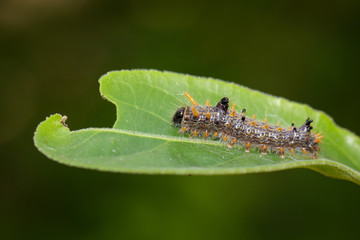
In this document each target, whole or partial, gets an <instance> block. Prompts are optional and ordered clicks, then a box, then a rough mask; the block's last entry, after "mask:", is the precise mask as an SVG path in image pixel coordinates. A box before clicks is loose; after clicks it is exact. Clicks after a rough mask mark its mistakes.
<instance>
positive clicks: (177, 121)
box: [172, 107, 185, 127]
mask: <svg viewBox="0 0 360 240" xmlns="http://www.w3.org/2000/svg"><path fill="white" fill-rule="evenodd" d="M184 111H185V108H184V107H181V108H179V109H178V110H176V112H175V114H174V116H173V118H172V122H173V124H174V125H175V126H178V127H179V126H180V125H181V121H182V119H183V117H184Z"/></svg>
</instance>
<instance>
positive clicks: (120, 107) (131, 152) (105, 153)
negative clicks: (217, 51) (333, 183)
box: [34, 70, 360, 184]
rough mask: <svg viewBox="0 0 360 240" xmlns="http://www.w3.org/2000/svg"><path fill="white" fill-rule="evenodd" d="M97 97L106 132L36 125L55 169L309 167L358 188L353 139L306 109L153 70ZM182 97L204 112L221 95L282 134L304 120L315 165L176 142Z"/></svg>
mask: <svg viewBox="0 0 360 240" xmlns="http://www.w3.org/2000/svg"><path fill="white" fill-rule="evenodd" d="M100 91H101V94H102V96H103V97H104V98H106V99H108V100H109V101H110V102H112V103H114V104H115V105H116V112H117V120H116V122H115V124H114V126H113V128H111V129H108V128H87V129H82V130H78V131H70V130H69V129H68V128H67V127H65V126H64V125H63V124H62V123H61V118H62V116H61V115H59V114H55V115H52V116H50V117H49V118H47V119H46V120H45V121H44V122H42V123H40V124H39V126H38V128H37V130H36V132H35V137H34V140H35V145H36V147H37V148H38V149H39V150H40V151H41V152H42V153H43V154H45V155H46V156H47V157H49V158H51V159H53V160H55V161H58V162H60V163H64V164H68V165H72V166H77V167H84V168H91V169H98V170H105V171H114V172H128V173H149V174H205V175H212V174H241V173H253V172H268V171H277V170H283V169H290V168H310V169H313V170H315V171H318V172H320V173H322V174H324V175H327V176H331V177H335V178H340V179H346V180H350V181H353V182H355V183H357V184H360V172H359V171H360V160H359V157H360V139H359V137H357V136H356V135H354V134H353V133H351V132H349V131H347V130H345V129H343V128H341V127H339V126H337V125H336V124H335V123H334V121H333V120H332V119H331V118H330V117H329V116H327V115H326V114H325V113H323V112H321V111H316V110H314V109H312V108H311V107H309V106H307V105H304V104H298V103H294V102H291V101H288V100H286V99H283V98H279V97H274V96H270V95H267V94H264V93H261V92H258V91H254V90H250V89H248V88H246V87H242V86H239V85H237V84H233V83H227V82H223V81H220V80H215V79H211V78H201V77H194V76H189V75H184V74H176V73H170V72H159V71H152V70H151V71H150V70H134V71H114V72H110V73H108V74H106V75H104V76H103V77H101V79H100ZM184 91H187V92H189V93H190V94H191V95H192V96H193V97H194V98H195V99H196V101H197V102H198V103H205V101H206V99H209V100H210V103H211V105H214V104H216V103H217V102H218V101H219V100H220V99H221V98H222V97H224V96H227V97H229V98H230V101H231V103H233V102H235V103H237V107H236V110H237V111H240V110H241V109H242V108H246V109H247V112H246V113H247V114H248V115H250V116H251V115H253V114H255V115H256V116H257V119H263V118H264V117H266V118H267V119H268V122H269V123H270V124H276V123H277V122H280V124H281V126H284V127H285V126H290V124H291V123H292V122H294V123H295V126H300V125H301V124H303V122H304V120H305V119H306V118H307V117H310V118H311V119H313V120H314V123H313V127H314V130H315V131H316V132H319V131H321V132H322V133H323V136H324V139H323V142H322V143H321V144H320V147H321V151H320V152H319V159H316V160H314V159H312V158H311V157H310V156H307V155H304V154H302V153H300V152H296V153H295V154H294V155H290V154H286V155H285V156H286V157H285V158H284V159H281V158H280V157H279V156H278V155H277V154H276V153H270V154H267V155H261V154H260V153H259V152H258V151H256V150H253V151H251V152H250V153H245V152H244V148H243V147H241V146H240V145H239V146H236V147H234V148H232V149H229V148H228V147H227V146H226V145H225V144H223V143H221V142H220V141H216V140H203V139H201V138H195V139H192V138H189V137H188V136H180V135H179V134H178V133H177V131H178V129H177V128H175V127H174V126H172V125H171V118H172V116H173V114H174V112H175V111H176V110H177V108H178V107H180V106H186V105H189V104H190V103H189V101H188V99H187V98H186V97H185V96H184V95H183V93H184Z"/></svg>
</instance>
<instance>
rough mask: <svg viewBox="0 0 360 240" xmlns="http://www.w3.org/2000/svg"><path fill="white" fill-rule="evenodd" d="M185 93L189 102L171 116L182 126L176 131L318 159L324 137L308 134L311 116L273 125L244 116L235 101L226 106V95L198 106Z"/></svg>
mask: <svg viewBox="0 0 360 240" xmlns="http://www.w3.org/2000/svg"><path fill="white" fill-rule="evenodd" d="M184 94H185V96H186V97H187V98H188V99H189V100H190V102H191V103H192V105H191V106H186V107H180V108H178V109H177V111H176V112H175V114H174V116H173V118H172V123H173V125H174V126H176V127H180V128H181V129H180V130H179V133H186V132H190V137H197V136H202V137H203V138H207V137H210V136H212V137H213V138H219V139H222V141H224V142H225V143H227V146H228V147H229V148H232V147H233V146H234V145H235V144H236V143H238V144H241V145H243V146H244V148H245V152H249V151H250V149H251V148H257V149H260V151H261V153H262V154H267V152H269V151H275V152H277V153H278V154H279V155H280V157H281V158H284V157H285V156H284V153H285V152H286V151H289V152H290V153H292V154H293V153H294V150H295V149H298V150H300V151H302V152H303V153H304V154H310V155H311V156H312V157H313V158H314V159H317V152H318V151H319V150H320V147H319V143H321V139H322V138H323V136H321V133H318V134H315V133H311V129H312V128H313V127H312V126H310V125H311V123H312V122H313V120H311V119H310V118H307V119H306V121H305V123H304V124H303V125H302V126H300V127H295V126H294V123H292V124H291V127H287V128H283V127H280V124H279V123H277V125H276V126H274V125H270V124H268V123H267V120H266V118H265V119H264V121H262V122H261V121H257V120H255V115H253V116H252V117H248V116H246V115H245V112H246V109H243V110H242V111H241V112H236V111H235V103H234V104H233V105H232V107H231V109H229V98H227V97H223V98H222V99H221V100H220V101H219V102H218V103H217V105H216V106H210V104H209V100H207V101H206V104H205V106H199V104H198V103H197V102H196V101H195V99H194V98H193V97H191V96H190V94H189V93H187V92H184Z"/></svg>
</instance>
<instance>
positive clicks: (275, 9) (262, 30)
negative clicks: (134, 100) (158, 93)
mask: <svg viewBox="0 0 360 240" xmlns="http://www.w3.org/2000/svg"><path fill="white" fill-rule="evenodd" d="M359 24H360V2H359V1H358V0H345V1H344V0H338V1H319V0H315V1H306V0H305V1H304V0H303V1H222V2H220V1H207V0H199V1H189V0H181V1H169V0H168V1H165V0H158V1H136V0H134V1H131V0H129V1H121V0H120V1H96V0H79V1H71V0H9V1H6V0H5V1H1V2H0V49H1V52H0V72H1V94H0V99H1V105H0V107H1V108H0V115H1V117H0V119H1V120H0V121H1V124H0V128H1V129H0V130H1V136H0V147H1V169H0V174H1V175H0V238H1V239H80V240H81V239H358V237H359V236H358V235H359V231H358V228H359V223H360V222H359V221H360V218H359V216H360V205H359V201H360V187H359V186H357V185H355V184H354V183H351V182H346V181H341V180H335V179H331V178H327V177H324V176H322V175H320V174H318V173H316V172H313V171H310V170H306V169H296V170H287V171H281V172H274V173H262V174H251V175H238V176H212V177H210V176H151V175H130V174H114V173H106V172H97V171H91V170H85V169H79V168H72V167H68V166H64V165H60V164H58V163H55V162H53V161H51V160H49V159H47V158H46V157H45V156H43V155H42V154H41V153H40V152H38V151H37V149H36V148H35V147H34V145H33V140H32V138H33V133H34V131H35V128H36V126H37V124H38V123H39V122H40V121H43V120H44V119H45V117H47V116H49V115H50V114H53V113H60V114H66V115H67V116H69V120H68V124H69V125H70V126H71V129H80V128H86V127H111V126H112V124H113V122H114V120H115V107H114V106H113V105H112V104H110V103H108V102H106V101H104V100H103V99H102V98H101V97H100V95H99V90H98V87H99V86H98V79H99V77H100V76H101V75H103V74H105V73H106V72H107V71H110V70H120V69H134V68H151V69H158V70H169V71H175V72H180V73H188V74H192V75H198V76H210V77H215V78H220V79H223V80H227V81H233V82H237V83H240V84H242V85H245V86H248V87H250V88H253V89H258V90H261V91H263V92H267V93H271V94H273V95H276V96H282V97H285V98H288V99H290V100H294V101H298V102H302V103H307V104H309V105H311V106H312V107H314V108H316V109H320V110H324V111H325V112H327V113H328V114H329V115H330V116H332V117H333V118H334V119H335V121H336V122H337V123H338V124H339V125H340V126H343V127H345V128H348V129H350V130H351V131H353V132H355V133H356V134H358V135H359V133H360V127H359V103H360V102H359V100H358V99H359V98H358V94H359V80H360V70H359V56H360V44H359V43H360V37H359V27H360V25H359ZM238 104H241V103H238Z"/></svg>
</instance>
